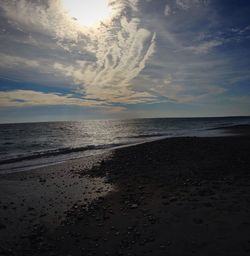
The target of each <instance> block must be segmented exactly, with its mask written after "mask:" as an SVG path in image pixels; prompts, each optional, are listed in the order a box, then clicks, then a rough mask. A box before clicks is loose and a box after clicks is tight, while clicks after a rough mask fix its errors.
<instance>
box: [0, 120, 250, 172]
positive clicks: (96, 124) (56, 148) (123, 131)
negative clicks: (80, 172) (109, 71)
mask: <svg viewBox="0 0 250 256" xmlns="http://www.w3.org/2000/svg"><path fill="white" fill-rule="evenodd" d="M239 124H250V117H223V118H221V117H220V118H152V119H150V118H148V119H131V120H86V121H77V122H41V123H17V124H0V174H4V173H9V172H19V171H26V170H31V169H35V168H37V167H41V166H46V165H52V164H56V163H60V162H64V161H67V160H69V159H76V158H80V157H86V156H90V155H94V154H100V153H102V152H105V151H108V150H111V149H115V148H119V147H127V146H130V145H135V144H140V143H144V142H148V141H152V140H159V139H163V138H171V137H182V136H225V135H227V133H223V130H221V129H214V128H218V127H227V126H232V125H239Z"/></svg>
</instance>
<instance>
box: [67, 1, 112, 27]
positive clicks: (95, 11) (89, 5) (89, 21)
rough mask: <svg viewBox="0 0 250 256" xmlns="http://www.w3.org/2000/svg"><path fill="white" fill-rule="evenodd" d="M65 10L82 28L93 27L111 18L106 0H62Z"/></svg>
mask: <svg viewBox="0 0 250 256" xmlns="http://www.w3.org/2000/svg"><path fill="white" fill-rule="evenodd" d="M62 1H63V4H64V7H65V10H66V11H67V12H68V14H69V15H70V16H72V17H73V18H75V19H76V20H77V21H78V22H79V23H81V24H82V25H84V26H88V27H91V26H94V25H97V24H98V23H100V22H101V21H105V20H107V19H108V18H110V17H111V7H110V6H109V4H108V0H62Z"/></svg>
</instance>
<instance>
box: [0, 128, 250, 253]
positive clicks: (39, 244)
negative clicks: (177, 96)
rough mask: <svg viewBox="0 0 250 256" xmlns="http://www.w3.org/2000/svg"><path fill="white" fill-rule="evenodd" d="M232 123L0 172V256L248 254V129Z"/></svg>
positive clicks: (249, 189)
mask: <svg viewBox="0 0 250 256" xmlns="http://www.w3.org/2000/svg"><path fill="white" fill-rule="evenodd" d="M236 130H237V132H236V133H237V134H238V136H228V137H216V138H196V137H187V138H171V139H165V140H160V141H155V142H150V143H145V144H141V145H136V146H131V147H128V148H121V149H117V150H113V151H110V152H108V153H105V154H102V155H97V156H91V157H87V158H82V159H78V160H74V161H68V162H66V163H62V164H59V165H55V166H50V167H44V168H40V169H37V170H34V171H28V172H22V173H13V174H5V175H1V176H0V255H25V256H26V255H68V256H69V255H84V256H88V255H89V256H90V255H114V256H116V255H182V256H185V255H227V256H228V255H235V256H236V255H237V256H238V255H250V219H249V216H250V157H249V156H250V137H249V130H250V129H249V126H244V127H241V128H237V127H236V128H235V130H234V128H233V127H231V128H230V133H232V132H233V131H236ZM239 135H240V136H239Z"/></svg>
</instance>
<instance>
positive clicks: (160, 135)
mask: <svg viewBox="0 0 250 256" xmlns="http://www.w3.org/2000/svg"><path fill="white" fill-rule="evenodd" d="M172 135H173V133H154V134H141V135H135V136H128V137H117V139H141V138H154V137H163V136H172Z"/></svg>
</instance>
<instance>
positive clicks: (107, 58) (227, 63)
mask: <svg viewBox="0 0 250 256" xmlns="http://www.w3.org/2000/svg"><path fill="white" fill-rule="evenodd" d="M83 2H84V3H83ZM249 13H250V1H246V0H89V1H88V0H84V1H81V0H71V1H70V3H69V0H0V122H1V123H5V122H30V121H61V120H85V119H113V118H119V119H123V118H147V117H201V116H237V115H241V116H242V115H250V15H249Z"/></svg>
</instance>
